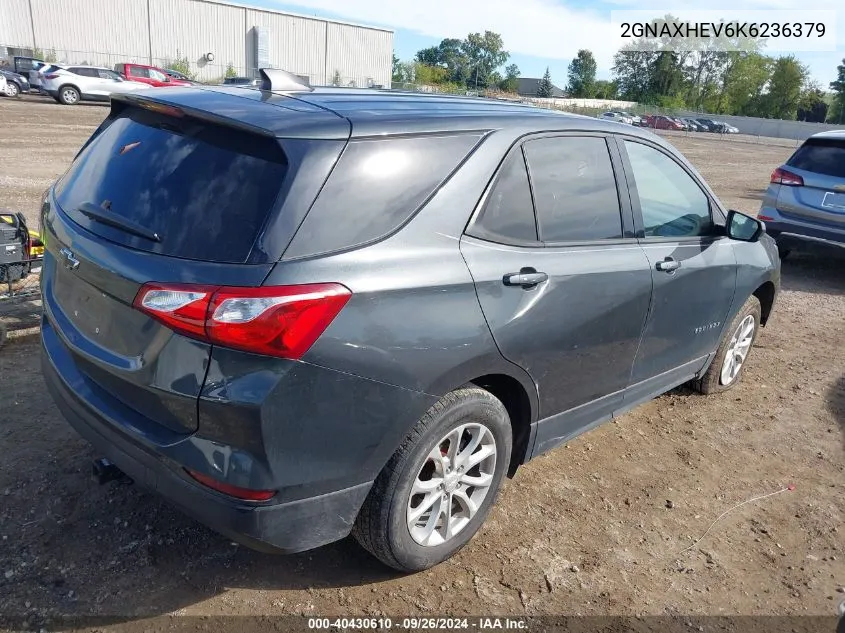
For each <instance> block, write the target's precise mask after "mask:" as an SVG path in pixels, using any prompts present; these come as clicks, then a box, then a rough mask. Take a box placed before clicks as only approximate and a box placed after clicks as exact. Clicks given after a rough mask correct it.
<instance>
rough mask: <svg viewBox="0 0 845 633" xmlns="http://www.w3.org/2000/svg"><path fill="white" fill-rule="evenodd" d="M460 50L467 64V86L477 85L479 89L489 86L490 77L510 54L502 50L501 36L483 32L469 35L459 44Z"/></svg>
mask: <svg viewBox="0 0 845 633" xmlns="http://www.w3.org/2000/svg"><path fill="white" fill-rule="evenodd" d="M460 50H461V53H463V55H464V57H466V62H467V64H468V70H469V73H468V75H467V77H466V84H467V86H475V85H477V86H478V87H480V88H486V87H487V86H488V85H489V83H490V75H491V74H492V73H493V71H494V70H496V69H497V68H498V67H499V66H501V65H502V64H504V63H505V62H506V61H508V58H509V57H510V53H508V52H507V51H506V50H504V42H503V41H502V36H501V35H499V34H498V33H493V32H492V31H484V34H483V35H482V34H481V33H470V34H469V35H467V38H466V39H465V40H464V41H463V42H461V47H460Z"/></svg>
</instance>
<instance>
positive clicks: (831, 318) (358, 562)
mask: <svg viewBox="0 0 845 633" xmlns="http://www.w3.org/2000/svg"><path fill="white" fill-rule="evenodd" d="M105 113H106V109H105V108H103V107H100V106H77V107H62V106H58V105H56V104H54V103H53V102H52V101H49V100H43V99H39V98H26V99H22V100H17V101H11V100H8V99H0V121H2V123H3V125H2V126H0V207H12V208H18V209H21V210H23V211H25V212H27V214H28V215H30V216H31V217H33V218H34V217H35V212H36V209H37V206H38V202H39V197H40V194H41V193H42V192H43V191H44V189H45V188H46V187H48V186H49V184H50V183H51V182H52V181H53V179H55V178H56V177H57V176H58V175H59V174H61V173H62V172H63V170H64V169H65V168H66V167H67V165H68V163H69V161H70V160H71V159H72V157H73V155H74V153H75V151H76V150H77V149H78V148H79V146H80V145H81V143H82V142H83V141H84V140H85V138H86V137H87V135H88V134H89V133H90V132H91V131H92V130H93V129H94V127H95V126H96V125H97V124H98V123H99V122H100V120H102V118H103V117H104V115H105ZM672 141H673V142H674V143H675V144H676V145H677V146H678V147H679V148H680V149H681V150H682V151H683V152H684V153H685V154H686V155H687V156H688V157H689V158H690V159H691V160H692V161H693V162H694V163H695V164H696V165H697V166H698V168H699V169H700V170H701V172H702V173H703V174H704V175H705V177H706V178H707V179H708V181H709V182H710V183H711V185H712V186H713V187H714V188H715V190H716V192H717V193H718V194H719V195H720V196H721V198H722V200H723V201H724V202H725V203H726V204H727V205H729V206H731V207H733V208H737V209H740V210H744V211H747V212H756V210H757V209H758V208H759V199H760V195H761V193H762V191H763V189H764V187H765V185H766V183H767V182H768V177H769V174H770V172H771V170H772V169H773V168H774V167H776V166H777V165H778V164H779V163H781V162H782V161H783V160H784V159H785V158H786V157H787V156H788V155H789V153H790V151H791V148H790V147H783V146H780V147H777V146H766V145H760V144H750V143H744V142H738V141H735V140H720V139H718V138H714V137H707V136H704V135H702V136H701V137H673V138H672ZM843 315H845V256H843V255H842V254H840V253H833V252H823V251H818V252H813V253H801V254H798V255H797V256H794V257H792V258H790V259H789V260H787V261H786V262H784V268H783V291H782V294H781V296H780V298H779V301H778V303H777V305H776V307H775V311H774V315H773V317H772V319H771V321H770V323H769V325H768V327H767V328H766V329H765V330H764V332H763V333H762V335H761V336H760V338H759V339H758V341H759V342H758V343H757V345H756V348H755V349H754V351H753V353H752V354H751V356H750V359H749V361H748V366H747V370H746V373H745V376H744V378H743V381H742V383H741V384H740V385H738V386H737V388H736V389H735V390H733V391H731V392H729V393H728V394H724V395H720V396H713V397H703V396H698V395H694V394H692V393H691V392H689V391H687V390H685V389H679V390H676V391H674V392H672V393H671V394H668V395H665V396H663V397H661V398H659V399H657V400H656V401H653V402H651V403H649V404H646V405H644V406H641V407H639V408H638V409H636V410H635V411H633V412H632V413H630V414H628V415H626V416H624V417H623V418H621V419H619V420H618V421H616V422H613V423H609V424H606V425H604V426H602V427H600V428H598V429H597V430H595V431H592V432H590V433H588V434H586V435H583V436H581V437H580V438H578V439H577V440H575V441H573V442H571V443H570V444H568V445H567V446H566V447H561V448H560V449H558V450H556V451H553V452H552V453H551V454H548V455H546V456H544V457H542V458H540V459H537V460H536V461H534V462H532V463H531V464H529V465H527V466H526V467H524V468H522V469H521V470H520V472H519V473H518V474H517V476H516V478H515V479H514V480H513V481H511V482H509V484H508V485H507V487H506V488H505V490H504V492H503V494H502V495H501V497H500V501H499V503H498V505H497V507H496V508H495V509H494V511H493V513H492V514H491V516H490V519H489V520H488V522H487V524H486V526H485V527H484V528H483V529H482V531H481V532H480V533H479V535H478V536H477V537H476V538H475V539H474V540H473V541H472V542H471V543H470V544H469V545H468V546H467V547H466V548H465V549H464V550H463V551H461V552H460V553H459V554H458V555H457V556H456V557H455V558H454V559H452V560H451V561H448V562H446V563H444V564H442V565H440V566H439V567H437V568H435V569H432V570H429V571H426V572H423V573H419V574H415V575H412V576H399V575H396V574H394V573H392V572H391V571H389V570H387V569H385V568H384V567H382V566H381V565H380V564H378V563H376V562H374V561H373V560H372V559H371V558H369V557H368V555H366V554H365V553H364V552H363V551H362V550H360V549H359V548H358V546H357V545H356V544H355V543H354V541H352V540H351V539H347V540H345V541H343V542H340V543H336V544H334V545H330V546H327V547H324V548H322V549H319V550H316V551H313V552H309V553H305V554H301V555H296V556H289V557H275V556H267V555H261V554H256V553H253V552H251V551H249V550H247V549H245V548H243V547H239V546H235V545H232V544H231V543H230V542H229V541H228V540H227V539H224V538H222V537H220V536H218V535H216V534H214V533H212V532H211V531H209V530H207V529H205V528H204V527H202V526H200V525H198V524H196V523H195V522H193V521H192V520H190V519H188V518H186V517H184V516H183V515H181V514H180V513H179V512H177V511H175V510H173V509H171V508H170V507H168V506H167V505H165V504H164V503H162V502H161V501H160V500H159V499H158V498H156V497H154V496H151V495H148V494H146V493H144V492H142V491H140V490H138V489H136V488H135V487H133V486H127V485H120V484H110V485H107V486H98V485H97V484H96V483H94V482H93V481H92V479H91V477H90V461H91V459H92V458H94V457H97V455H95V454H94V453H93V451H92V450H91V449H90V448H89V447H88V445H87V444H86V443H85V442H84V441H82V440H81V439H80V438H79V437H77V436H76V435H75V433H74V432H73V431H72V430H71V429H70V427H69V426H68V425H67V424H66V423H65V422H64V421H63V420H62V418H61V416H60V414H59V412H58V410H57V409H56V408H55V407H54V405H53V403H52V402H51V400H50V398H49V396H48V395H47V393H46V391H45V388H44V385H43V382H42V378H41V374H40V371H39V359H38V344H37V338H36V337H32V336H30V337H23V338H18V339H16V340H13V341H11V342H10V343H9V344H8V345H7V346H6V347H5V348H4V349H3V350H2V352H0V464H1V465H0V538H2V541H0V614H4V615H6V616H17V617H29V618H30V621H31V622H32V623H34V624H35V625H36V628H37V626H40V625H41V624H42V623H44V622H49V619H50V618H53V617H55V616H57V615H61V614H97V615H115V616H128V617H130V618H142V617H148V616H154V615H159V614H171V613H175V614H198V615H222V614H250V615H277V614H311V615H339V616H355V615H389V616H394V617H396V616H401V615H414V614H415V615H422V614H427V615H438V614H440V615H445V614H450V615H462V614H466V615H470V614H488V613H495V614H502V615H506V614H513V615H517V614H518V615H525V614H528V615H547V614H569V615H575V614H584V615H587V614H590V615H604V614H623V615H652V614H658V615H659V614H663V615H665V614H669V615H672V614H687V615H732V614H780V615H786V614H790V615H804V614H817V615H833V614H834V613H835V611H836V606H837V604H838V603H839V602H840V601H841V600H842V599H843V598H845V595H843V594H842V593H840V592H842V591H845V589H841V588H842V587H843V585H845V538H843V537H845V522H843V520H844V519H845V468H844V465H845V460H843V450H845V324H843ZM789 484H794V485H795V489H794V490H793V491H786V492H783V493H780V494H777V495H774V496H771V497H768V498H765V499H762V500H759V501H756V502H753V503H749V504H746V505H744V506H742V507H740V508H738V509H736V510H735V511H733V512H732V513H730V514H728V515H727V516H725V517H724V518H722V519H721V520H720V521H719V522H717V523H716V524H715V526H713V528H712V530H711V531H710V532H709V534H707V536H706V538H705V539H704V540H703V541H702V542H701V543H700V544H698V545H697V546H695V547H692V548H690V549H689V550H687V551H685V552H683V553H679V552H680V551H681V550H684V549H685V548H687V547H688V546H690V545H691V544H693V542H694V541H695V540H696V539H697V538H699V537H700V536H701V535H702V534H704V532H705V531H706V530H707V528H708V526H709V525H710V524H711V523H712V522H713V520H714V519H716V518H717V517H718V516H719V515H720V514H722V513H723V512H724V511H726V510H728V509H729V508H731V507H732V506H734V505H736V504H738V503H740V502H743V501H746V500H748V499H751V498H753V497H758V496H761V495H766V494H768V493H772V492H775V491H778V490H781V489H783V488H785V487H786V486H788V485H789ZM205 626H206V628H209V629H213V628H214V621H213V620H210V621H208V624H206V625H205Z"/></svg>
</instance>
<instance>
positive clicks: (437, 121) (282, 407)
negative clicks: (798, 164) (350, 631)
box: [42, 79, 780, 571]
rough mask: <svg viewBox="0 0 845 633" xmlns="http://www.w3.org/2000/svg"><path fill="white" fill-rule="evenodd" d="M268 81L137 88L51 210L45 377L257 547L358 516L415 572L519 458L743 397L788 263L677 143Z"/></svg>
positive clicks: (82, 412)
mask: <svg viewBox="0 0 845 633" xmlns="http://www.w3.org/2000/svg"><path fill="white" fill-rule="evenodd" d="M266 81H267V82H268V83H269V81H270V80H269V79H267V80H266ZM264 88H268V89H252V88H237V87H204V88H190V89H180V88H172V89H160V90H156V91H154V92H155V94H151V93H152V92H153V91H150V92H147V93H144V94H143V95H141V94H140V93H139V94H138V95H130V96H123V97H119V98H117V97H116V98H115V99H114V100H113V102H112V109H111V113H110V114H109V116H108V117H107V119H106V120H105V121H104V122H103V124H102V125H101V126H100V127H99V128H98V130H97V131H96V132H95V133H94V135H93V136H92V137H91V139H90V140H89V141H88V142H87V143H86V144H85V146H84V147H83V149H82V150H80V152H79V154H78V155H77V157H76V159H75V160H74V162H73V164H72V165H71V167H70V169H69V170H68V171H67V172H66V173H65V174H64V175H63V176H62V177H61V178H60V179H59V181H58V182H57V183H56V184H55V185H54V186H53V187H52V188H51V190H50V191H49V192H48V194H47V195H46V197H45V200H44V204H43V209H42V221H43V227H44V228H43V234H44V235H45V237H46V240H45V241H46V247H47V253H46V255H45V259H44V266H43V274H42V293H43V298H44V317H43V322H42V341H43V352H44V354H43V359H44V374H45V376H46V381H47V384H48V386H49V389H50V391H51V393H52V396H53V398H54V399H55V401H56V403H57V404H58V406H59V408H60V409H61V411H62V413H63V414H64V415H65V416H66V417H67V419H68V421H69V422H70V424H71V425H72V426H73V427H74V428H75V429H76V430H77V431H78V432H79V433H80V434H81V435H82V436H84V437H85V438H87V439H88V440H89V441H90V443H91V444H93V445H94V447H95V448H96V449H97V451H98V452H100V453H101V454H102V455H104V456H105V457H107V459H108V460H109V462H110V463H111V464H113V465H116V467H117V468H119V469H120V470H121V471H122V472H124V473H126V474H127V475H128V476H129V477H131V478H132V479H133V480H134V481H135V482H137V483H138V484H141V485H142V486H145V487H147V488H149V489H151V490H153V491H155V492H157V493H159V494H161V495H162V496H163V497H165V498H166V499H168V500H169V501H170V502H172V503H173V504H174V505H176V506H177V507H179V508H181V509H182V510H183V511H184V512H186V513H187V514H188V515H190V516H192V517H194V518H196V519H197V520H199V521H201V522H203V523H205V524H207V525H209V526H211V527H212V528H213V529H215V530H218V531H219V532H221V533H223V534H225V535H228V536H229V537H231V538H232V539H235V540H237V541H240V542H242V543H245V544H247V545H249V546H250V547H253V548H256V549H259V550H264V551H277V552H297V551H302V550H306V549H309V548H313V547H317V546H320V545H323V544H325V543H330V542H332V541H335V540H338V539H341V538H343V537H345V536H347V535H348V534H350V532H351V533H353V534H354V535H355V537H356V538H357V539H358V541H359V542H360V543H361V544H362V545H363V546H364V547H365V548H366V549H368V550H369V551H370V552H372V553H373V554H375V555H376V556H377V557H378V558H379V559H380V560H382V561H383V562H385V563H386V564H388V565H390V566H392V567H395V568H397V569H399V570H405V571H412V570H419V569H424V568H426V567H429V566H431V565H434V564H436V563H438V562H440V561H443V560H444V559H446V558H448V557H449V556H451V555H452V554H453V553H454V552H456V551H457V550H458V549H460V548H461V547H462V546H463V545H464V544H465V543H467V541H469V539H470V538H471V537H472V536H473V534H474V533H475V532H476V531H477V530H478V528H479V527H480V526H481V524H482V522H483V521H484V519H485V517H486V516H487V514H488V513H489V511H490V508H491V506H492V504H493V503H494V500H495V498H496V494H497V491H498V489H499V487H500V484H501V482H502V479H503V477H504V476H512V475H513V474H514V473H515V472H516V469H517V467H518V466H519V465H520V464H523V463H525V462H526V461H528V460H530V459H531V458H533V457H536V456H537V455H540V454H541V453H544V452H546V451H548V450H550V449H552V448H554V447H555V446H558V445H560V444H561V443H563V442H566V441H568V440H570V439H571V438H573V437H575V436H576V435H578V434H579V433H582V432H584V431H586V430H587V429H590V428H592V427H595V426H596V425H598V424H599V423H601V422H603V421H605V420H609V419H610V418H612V417H615V416H618V415H620V414H622V413H623V412H624V411H626V410H628V409H630V408H632V407H634V406H636V405H637V404H639V403H642V402H644V401H646V400H648V399H650V398H653V397H655V396H657V395H659V394H661V393H663V392H665V391H667V390H669V389H671V388H673V387H676V386H678V385H681V384H682V383H687V382H690V381H692V383H693V384H694V385H695V386H696V387H697V388H698V389H699V390H701V391H702V392H704V393H711V392H718V391H722V390H724V389H728V388H730V387H732V386H733V385H734V384H736V382H737V380H738V379H739V376H740V374H741V371H742V368H743V363H744V361H745V360H746V357H747V354H748V352H749V350H750V348H751V346H752V344H753V342H754V338H755V336H756V334H757V332H758V329H759V327H760V326H762V325H764V324H765V323H766V320H767V319H768V318H769V315H770V313H771V310H772V305H773V303H774V301H775V296H776V294H777V292H778V288H779V283H780V281H779V280H780V269H779V260H778V256H777V249H776V247H775V244H774V242H773V241H772V240H771V238H769V237H768V236H767V235H766V234H765V231H764V227H763V225H762V224H761V223H760V222H759V221H758V220H757V219H754V218H750V217H748V216H745V215H741V214H738V213H735V212H726V211H725V210H724V209H723V208H722V206H721V205H720V203H719V201H718V200H717V198H716V196H715V195H714V194H713V192H712V191H711V190H710V188H709V187H708V186H707V185H706V184H705V182H704V181H703V180H702V178H701V177H700V176H699V175H698V173H697V172H696V171H695V170H694V169H693V168H692V167H691V166H690V164H689V163H688V162H687V161H686V160H685V159H684V158H683V157H682V156H680V155H679V154H678V153H677V152H676V151H675V150H674V149H673V148H672V147H671V146H669V145H667V144H666V143H664V142H663V141H661V140H660V139H659V138H658V137H656V136H654V135H652V134H650V133H648V132H646V131H643V130H639V129H637V128H634V127H632V126H629V125H622V124H616V123H612V122H607V121H600V120H597V119H594V118H587V117H578V116H570V115H564V114H559V113H554V112H551V111H546V110H541V109H538V108H531V107H523V106H519V105H510V104H504V103H499V102H493V101H486V100H482V99H467V98H452V97H438V96H422V95H417V94H403V93H394V92H389V91H375V90H344V89H331V90H322V89H319V90H310V89H302V90H301V91H293V92H284V93H283V92H280V91H278V90H277V91H273V90H271V89H269V88H272V86H268V85H266V84H265V86H264ZM104 463H105V462H100V465H101V466H102V464H104Z"/></svg>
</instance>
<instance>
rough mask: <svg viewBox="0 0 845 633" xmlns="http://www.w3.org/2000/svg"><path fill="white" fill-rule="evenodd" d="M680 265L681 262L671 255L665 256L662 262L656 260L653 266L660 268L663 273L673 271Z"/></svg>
mask: <svg viewBox="0 0 845 633" xmlns="http://www.w3.org/2000/svg"><path fill="white" fill-rule="evenodd" d="M680 267H681V262H679V261H675V260H674V259H672V258H671V257H667V258H666V259H664V260H663V261H662V262H657V265H656V266H655V268H657V270H662V271H663V272H664V273H673V272H675V271H676V270H678V269H679V268H680Z"/></svg>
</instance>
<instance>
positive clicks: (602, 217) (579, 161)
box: [523, 136, 622, 242]
mask: <svg viewBox="0 0 845 633" xmlns="http://www.w3.org/2000/svg"><path fill="white" fill-rule="evenodd" d="M523 147H524V150H525V158H526V160H527V161H528V169H529V172H530V174H531V186H532V188H533V190H534V205H535V207H536V209H537V224H538V227H539V233H540V240H541V241H543V242H573V241H574V242H580V241H592V240H603V239H612V238H621V237H622V214H621V210H620V206H619V195H618V193H617V191H616V178H615V176H614V174H613V165H612V164H611V162H610V153H609V151H608V149H607V142H606V141H605V140H604V139H603V138H601V137H575V136H560V137H551V138H542V139H537V140H534V141H528V142H527V143H525V145H524V146H523Z"/></svg>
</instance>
